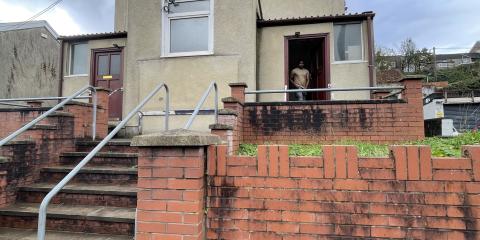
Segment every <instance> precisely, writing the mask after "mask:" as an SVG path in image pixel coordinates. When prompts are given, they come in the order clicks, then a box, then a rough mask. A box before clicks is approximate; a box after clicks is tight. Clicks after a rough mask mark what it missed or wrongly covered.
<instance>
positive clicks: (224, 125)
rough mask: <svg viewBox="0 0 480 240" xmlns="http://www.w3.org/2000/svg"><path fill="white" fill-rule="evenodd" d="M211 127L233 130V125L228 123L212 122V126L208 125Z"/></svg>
mask: <svg viewBox="0 0 480 240" xmlns="http://www.w3.org/2000/svg"><path fill="white" fill-rule="evenodd" d="M208 127H209V128H210V129H212V130H233V127H232V126H230V125H226V124H219V123H217V124H212V125H210V126H208Z"/></svg>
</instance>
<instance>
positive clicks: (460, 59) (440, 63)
mask: <svg viewBox="0 0 480 240" xmlns="http://www.w3.org/2000/svg"><path fill="white" fill-rule="evenodd" d="M475 57H476V54H474V53H455V54H437V55H436V62H437V69H439V70H442V69H449V68H456V67H458V66H462V65H468V64H472V63H473V62H474V60H473V59H474V58H475Z"/></svg>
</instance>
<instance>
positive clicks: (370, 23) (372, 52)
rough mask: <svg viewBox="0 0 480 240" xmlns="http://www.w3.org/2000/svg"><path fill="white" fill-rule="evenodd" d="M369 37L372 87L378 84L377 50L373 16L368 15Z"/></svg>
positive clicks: (369, 68)
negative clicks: (376, 75)
mask: <svg viewBox="0 0 480 240" xmlns="http://www.w3.org/2000/svg"><path fill="white" fill-rule="evenodd" d="M367 37H368V76H369V80H370V87H374V86H376V85H377V83H376V79H375V50H374V44H375V43H374V35H373V19H372V16H368V17H367Z"/></svg>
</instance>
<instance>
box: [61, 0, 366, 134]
mask: <svg viewBox="0 0 480 240" xmlns="http://www.w3.org/2000/svg"><path fill="white" fill-rule="evenodd" d="M374 16H375V14H374V13H372V12H364V13H359V14H347V13H346V12H345V1H344V0H282V1H278V0H231V1H223V0H193V1H192V0H189V1H185V0H176V1H172V0H151V1H133V0H117V1H116V10H115V32H113V33H102V34H89V35H80V36H65V37H61V38H60V39H61V41H62V46H63V47H62V49H63V54H62V56H63V61H62V63H63V69H62V73H63V74H62V83H61V85H62V94H63V95H69V94H71V93H73V92H74V91H75V90H76V89H78V88H80V87H81V86H83V85H86V84H92V85H95V86H103V87H107V88H109V89H111V90H117V89H123V91H117V92H115V93H114V94H113V95H112V98H111V104H110V109H111V113H110V117H111V118H112V119H117V120H118V119H121V118H122V116H125V115H126V114H127V113H128V112H129V111H130V110H131V109H132V108H133V107H135V106H136V105H137V104H138V103H139V102H140V101H141V100H142V99H143V98H144V97H145V96H146V95H147V94H148V93H149V91H150V90H151V89H153V88H154V87H155V86H157V85H158V84H160V83H162V82H165V83H167V84H168V85H169V87H170V91H171V94H172V95H171V99H170V102H171V108H172V109H193V108H194V107H195V105H196V104H197V102H198V101H199V99H200V97H201V96H202V94H203V92H204V91H205V90H206V88H207V87H208V85H209V84H210V82H212V81H216V82H217V83H218V86H219V93H220V97H226V96H229V92H230V89H229V87H228V84H229V83H238V82H245V83H247V84H248V90H276V89H285V88H292V85H291V84H290V81H289V76H290V72H291V71H292V69H294V68H295V67H296V66H298V64H299V62H300V61H304V62H305V68H306V69H308V70H309V71H310V74H311V83H310V86H309V88H328V87H333V88H345V87H369V86H375V69H374V38H373V18H374ZM127 32H128V33H127ZM185 93H188V94H185ZM369 98H370V93H369V92H368V91H365V92H353V93H351V92H349V93H344V92H338V93H332V94H325V93H323V94H320V93H309V94H308V96H307V100H309V101H315V100H346V99H369ZM248 100H249V101H285V100H293V99H292V98H291V96H287V94H276V95H275V94H272V95H258V96H255V95H250V96H249V99H248ZM162 101H164V100H163V99H161V101H152V102H151V103H150V104H149V105H147V106H146V108H145V109H146V110H147V111H153V110H154V111H160V110H162V109H163V104H164V103H163V102H162ZM212 106H213V102H212V101H210V100H209V102H207V106H206V108H212ZM159 119H161V118H148V119H145V122H144V124H145V126H144V130H145V132H151V131H154V130H161V129H156V127H158V126H159V125H161V124H158V121H161V120H159ZM198 120H199V121H197V123H199V124H197V125H194V127H193V128H196V129H203V128H205V127H206V126H208V123H211V122H212V121H213V118H212V117H211V116H200V117H199V119H198ZM185 121H186V117H176V118H175V120H173V123H172V124H173V126H172V127H181V126H183V124H184V122H185ZM130 126H131V127H132V128H131V131H132V133H134V131H135V129H136V128H135V126H136V123H135V122H132V123H131V124H130Z"/></svg>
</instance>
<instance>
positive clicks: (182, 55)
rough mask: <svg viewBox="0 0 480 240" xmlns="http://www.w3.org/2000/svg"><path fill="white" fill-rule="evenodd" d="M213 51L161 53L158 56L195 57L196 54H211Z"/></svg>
mask: <svg viewBox="0 0 480 240" xmlns="http://www.w3.org/2000/svg"><path fill="white" fill-rule="evenodd" d="M212 55H213V52H185V53H171V54H165V55H162V56H161V57H160V58H178V57H197V56H212Z"/></svg>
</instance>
